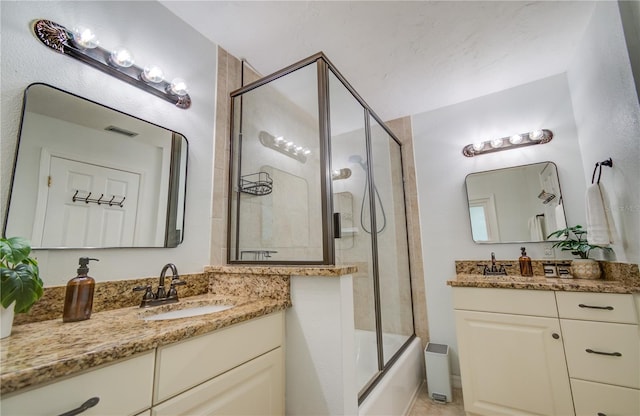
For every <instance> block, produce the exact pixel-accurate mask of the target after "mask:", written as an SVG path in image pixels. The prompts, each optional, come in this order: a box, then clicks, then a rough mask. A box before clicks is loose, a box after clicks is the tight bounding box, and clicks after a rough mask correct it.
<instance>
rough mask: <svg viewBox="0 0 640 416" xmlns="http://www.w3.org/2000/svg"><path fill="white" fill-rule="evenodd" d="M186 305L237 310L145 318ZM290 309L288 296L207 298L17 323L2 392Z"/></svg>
mask: <svg viewBox="0 0 640 416" xmlns="http://www.w3.org/2000/svg"><path fill="white" fill-rule="evenodd" d="M185 303H193V304H194V305H196V304H197V305H199V304H211V303H215V304H228V303H232V304H234V305H236V306H235V307H233V308H231V309H227V310H225V311H222V312H217V313H215V314H214V315H211V314H209V315H201V316H194V317H188V318H181V319H174V320H162V321H144V320H143V319H141V318H142V317H143V316H146V315H149V314H153V313H154V312H153V311H158V312H164V311H165V310H171V309H177V308H179V307H180V305H184V304H185ZM176 305H177V306H176ZM289 306H291V305H290V300H289V299H287V298H283V299H273V298H255V297H239V296H235V297H234V296H224V295H212V294H207V295H199V296H192V297H188V298H183V299H181V300H180V302H179V303H178V304H173V305H164V306H158V307H156V308H153V311H152V310H149V309H140V308H138V307H127V308H121V309H114V310H110V311H104V312H98V313H93V314H92V315H91V319H89V320H86V321H80V322H72V323H63V322H62V319H53V320H47V321H41V322H34V323H29V324H24V325H14V327H13V331H12V335H11V336H10V337H8V338H5V339H2V340H1V341H0V359H1V361H2V369H1V370H0V393H2V394H6V393H10V392H13V391H16V390H18V389H21V388H24V387H28V386H31V385H36V384H39V383H43V382H46V381H50V380H52V379H55V378H57V377H61V376H66V375H70V374H75V373H79V372H81V371H83V370H87V369H89V368H91V367H95V366H99V365H102V364H105V363H109V362H113V361H116V360H120V359H122V358H126V357H129V356H132V355H135V354H138V353H141V352H144V351H149V350H152V349H154V348H156V347H159V346H162V345H166V344H170V343H173V342H177V341H181V340H184V339H187V338H190V337H193V336H197V335H201V334H205V333H207V332H211V331H214V330H217V329H221V328H224V327H226V326H229V325H232V324H235V323H239V322H243V321H246V320H249V319H252V318H256V317H259V316H263V315H267V314H269V313H272V312H275V311H279V310H283V309H286V308H287V307H289Z"/></svg>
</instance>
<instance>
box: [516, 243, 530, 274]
mask: <svg viewBox="0 0 640 416" xmlns="http://www.w3.org/2000/svg"><path fill="white" fill-rule="evenodd" d="M520 251H521V252H522V255H521V256H520V258H519V259H518V262H519V263H520V275H521V276H527V277H530V276H533V267H532V266H531V257H529V256H527V252H526V248H525V247H520Z"/></svg>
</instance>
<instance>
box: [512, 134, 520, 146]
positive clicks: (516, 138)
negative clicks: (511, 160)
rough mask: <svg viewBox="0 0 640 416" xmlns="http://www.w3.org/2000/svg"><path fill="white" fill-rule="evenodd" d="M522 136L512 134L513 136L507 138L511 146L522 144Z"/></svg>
mask: <svg viewBox="0 0 640 416" xmlns="http://www.w3.org/2000/svg"><path fill="white" fill-rule="evenodd" d="M522 139H523V137H522V135H520V134H514V135H513V136H511V137H509V143H511V144H520V143H522Z"/></svg>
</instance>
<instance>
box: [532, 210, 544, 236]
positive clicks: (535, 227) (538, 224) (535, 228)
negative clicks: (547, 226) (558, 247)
mask: <svg viewBox="0 0 640 416" xmlns="http://www.w3.org/2000/svg"><path fill="white" fill-rule="evenodd" d="M529 235H530V236H531V241H544V233H543V232H542V217H539V216H537V215H534V216H533V217H531V218H529Z"/></svg>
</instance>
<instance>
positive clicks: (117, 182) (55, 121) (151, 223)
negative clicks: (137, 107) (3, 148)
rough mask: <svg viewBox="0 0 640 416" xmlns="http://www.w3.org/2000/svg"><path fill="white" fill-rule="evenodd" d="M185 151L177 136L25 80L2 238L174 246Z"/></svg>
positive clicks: (42, 243) (178, 238)
mask: <svg viewBox="0 0 640 416" xmlns="http://www.w3.org/2000/svg"><path fill="white" fill-rule="evenodd" d="M187 153H188V143H187V140H186V138H185V137H184V136H182V135H181V134H179V133H176V132H174V131H171V130H167V129H165V128H162V127H160V126H157V125H155V124H152V123H149V122H146V121H144V120H140V119H138V118H136V117H133V116H130V115H128V114H124V113H122V112H120V111H117V110H114V109H111V108H108V107H105V106H103V105H100V104H98V103H95V102H93V101H89V100H87V99H84V98H82V97H78V96H76V95H73V94H70V93H68V92H65V91H62V90H60V89H57V88H55V87H52V86H50V85H46V84H41V83H36V84H31V85H30V86H29V87H27V89H26V90H25V96H24V106H23V113H22V125H21V128H20V137H19V141H18V150H17V154H16V161H15V165H14V172H13V179H12V185H11V194H10V200H9V207H8V210H7V214H6V219H5V229H4V235H5V236H9V237H13V236H21V237H25V238H28V239H30V240H31V244H32V246H33V247H34V248H109V247H176V246H177V245H178V244H180V243H181V242H182V240H183V237H184V235H183V230H184V204H185V192H186V175H187Z"/></svg>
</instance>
